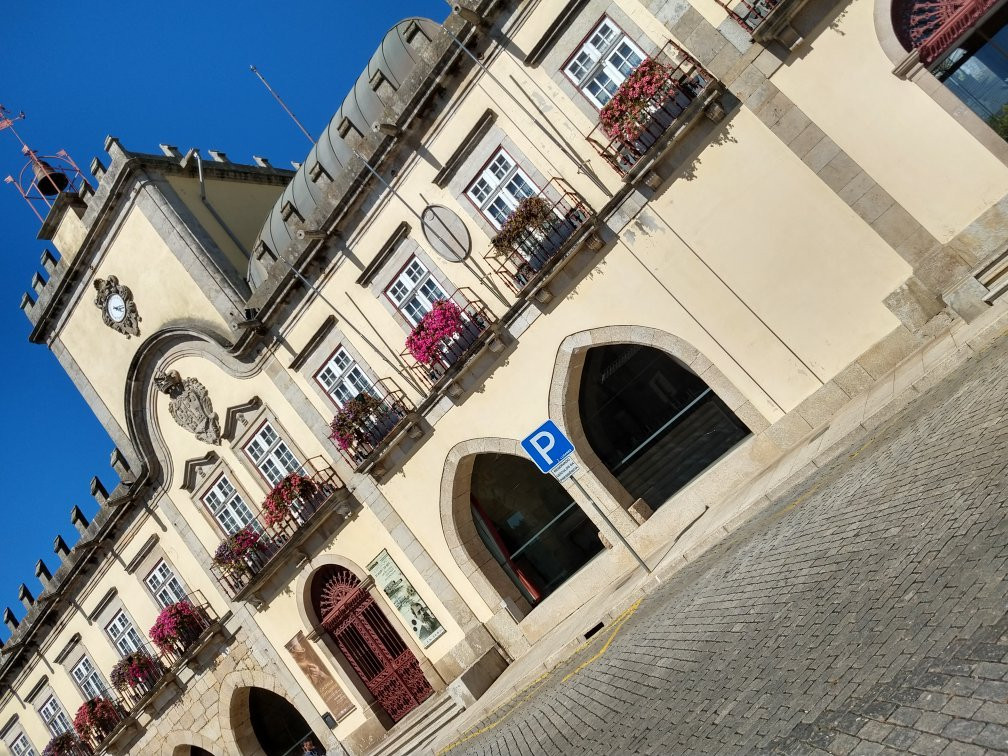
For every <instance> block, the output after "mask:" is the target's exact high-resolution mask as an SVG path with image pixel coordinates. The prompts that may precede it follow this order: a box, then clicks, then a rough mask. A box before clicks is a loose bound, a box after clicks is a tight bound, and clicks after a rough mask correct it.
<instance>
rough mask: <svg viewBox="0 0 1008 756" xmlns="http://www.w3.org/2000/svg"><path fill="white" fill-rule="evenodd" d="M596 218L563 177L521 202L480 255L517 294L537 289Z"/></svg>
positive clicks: (574, 248) (571, 250)
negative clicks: (484, 251)
mask: <svg viewBox="0 0 1008 756" xmlns="http://www.w3.org/2000/svg"><path fill="white" fill-rule="evenodd" d="M594 218H595V213H594V211H593V210H592V209H591V207H589V206H588V203H586V202H585V201H584V199H583V198H582V197H581V195H579V194H578V193H577V192H576V191H574V189H573V188H572V187H571V185H570V184H568V183H567V182H566V181H564V180H563V179H561V178H554V179H552V180H551V181H550V182H549V183H548V184H547V185H546V187H545V188H544V189H543V190H542V191H541V192H539V194H537V195H535V196H534V197H529V198H528V199H526V200H523V201H522V203H521V205H519V207H518V209H517V210H515V212H514V214H513V215H512V216H511V218H509V219H508V221H507V222H506V223H505V224H504V227H503V228H502V229H501V232H500V233H499V234H498V235H497V236H496V237H494V240H493V243H492V244H491V246H490V249H489V251H487V252H486V253H485V254H484V255H483V259H484V260H486V261H487V263H488V264H489V265H490V268H491V269H492V270H493V271H494V273H496V274H497V275H498V276H499V277H500V279H501V280H502V281H503V282H504V283H505V285H506V286H507V287H508V288H509V289H511V291H513V292H514V293H515V294H516V295H518V296H519V297H520V296H524V295H526V294H528V293H531V292H534V291H536V290H537V289H539V288H540V287H541V286H542V285H543V284H544V283H546V282H547V281H548V279H549V278H550V277H551V276H552V275H553V273H554V272H555V270H556V269H557V268H558V266H560V265H562V262H563V261H565V260H566V258H567V257H568V255H569V253H571V252H573V251H575V250H576V249H577V248H578V243H579V241H580V240H582V239H583V238H584V236H585V235H586V234H587V233H589V232H590V230H591V229H592V228H593V224H592V223H591V221H593V220H594Z"/></svg>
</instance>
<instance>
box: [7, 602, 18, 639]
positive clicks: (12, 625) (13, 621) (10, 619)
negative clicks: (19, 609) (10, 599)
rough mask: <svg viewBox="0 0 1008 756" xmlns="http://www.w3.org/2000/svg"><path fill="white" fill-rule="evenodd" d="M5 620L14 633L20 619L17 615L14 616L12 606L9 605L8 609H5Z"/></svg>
mask: <svg viewBox="0 0 1008 756" xmlns="http://www.w3.org/2000/svg"><path fill="white" fill-rule="evenodd" d="M3 621H4V624H5V625H7V629H8V630H10V631H11V632H12V633H13V632H14V631H15V630H17V626H18V620H17V617H15V616H14V612H12V611H11V608H10V607H9V606H8V607H7V608H6V609H4V613H3Z"/></svg>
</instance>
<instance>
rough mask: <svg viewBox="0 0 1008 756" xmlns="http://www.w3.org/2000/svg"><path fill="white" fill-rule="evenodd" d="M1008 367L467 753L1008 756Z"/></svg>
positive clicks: (698, 581)
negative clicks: (1005, 754)
mask: <svg viewBox="0 0 1008 756" xmlns="http://www.w3.org/2000/svg"><path fill="white" fill-rule="evenodd" d="M1006 364H1008V348H1006V345H1004V344H1002V345H1000V346H998V347H996V348H994V349H992V350H989V351H988V352H987V353H986V354H984V355H983V356H982V357H979V358H976V359H974V360H971V361H970V362H969V363H967V364H966V366H964V367H963V368H961V369H960V370H959V371H958V372H956V373H953V374H952V375H950V376H949V378H947V379H946V380H945V381H943V382H942V383H940V384H939V385H938V386H936V387H935V388H933V389H932V390H931V391H930V392H929V393H927V394H926V395H925V396H924V397H923V399H922V400H921V401H918V402H917V403H915V404H913V405H911V406H910V407H909V408H908V409H907V410H905V411H904V412H903V413H902V414H901V415H900V416H898V417H896V418H894V419H893V420H892V421H890V422H889V423H887V424H886V425H884V426H883V427H882V428H880V429H879V430H878V431H877V432H876V433H875V434H874V435H873V436H870V437H869V436H866V437H865V439H864V440H863V441H862V442H860V443H861V444H864V445H863V446H861V447H860V449H858V450H857V451H853V452H851V453H845V454H842V455H841V456H840V458H838V459H837V460H836V461H834V462H833V463H832V464H830V465H828V466H826V467H825V468H823V469H822V470H820V471H818V472H817V473H816V475H815V476H814V477H812V478H811V479H809V480H808V481H805V482H804V483H803V484H801V486H799V487H798V488H797V489H796V490H793V491H791V492H789V494H788V495H787V496H785V497H782V498H781V499H780V500H778V501H777V502H775V503H774V505H773V506H771V507H770V508H769V509H768V510H766V511H765V512H764V513H763V514H761V515H760V516H759V517H758V518H756V519H755V520H754V521H753V522H751V523H749V524H748V525H747V526H746V527H743V528H741V529H740V530H738V531H736V532H735V534H734V535H733V536H732V537H731V539H730V540H729V541H726V542H725V543H723V544H721V545H719V546H718V547H717V548H716V549H714V550H712V551H711V552H709V553H708V554H707V555H705V557H703V558H702V559H700V560H698V561H697V562H695V563H693V564H692V565H690V566H689V567H687V568H686V569H684V570H682V571H680V572H679V573H677V574H676V575H675V576H673V577H672V578H671V579H670V580H669V582H668V583H666V584H665V585H664V586H662V587H661V588H659V589H658V590H657V591H655V592H654V593H653V594H652V595H651V596H648V597H646V598H645V599H644V600H643V601H642V602H640V604H639V606H637V607H634V608H632V609H631V610H630V611H628V612H627V613H626V615H624V616H623V617H621V618H620V619H619V620H617V621H616V622H614V623H611V624H610V626H609V627H607V628H605V629H604V630H603V631H602V632H600V633H599V634H598V635H596V636H594V637H593V638H592V640H591V641H590V643H589V645H587V646H586V647H585V648H583V649H582V650H581V651H580V652H579V653H577V654H576V655H575V656H574V657H573V658H572V659H570V660H569V661H567V662H566V663H565V664H564V665H561V667H559V668H557V669H555V670H553V671H552V672H551V673H550V674H549V675H548V676H546V677H545V678H542V679H540V680H539V681H537V682H536V683H535V684H534V685H533V686H531V687H530V688H528V689H526V690H525V691H522V692H520V693H519V694H518V695H517V696H515V698H514V699H513V700H512V701H511V702H509V703H507V704H505V705H504V706H502V707H501V708H499V709H498V710H497V711H495V712H493V713H492V714H491V715H489V716H488V717H487V718H486V719H485V720H484V721H483V722H481V723H479V724H478V725H476V726H475V727H474V728H473V729H472V730H470V731H469V732H468V733H465V734H463V735H462V736H460V737H461V738H462V739H461V740H460V741H457V743H456V744H455V745H454V746H453V747H451V748H450V751H449V752H450V753H451V755H452V756H462V755H463V754H495V755H501V756H503V755H504V754H607V755H608V754H678V753H768V752H774V753H791V754H799V753H800V754H812V753H814V754H825V753H832V754H875V753H905V752H908V751H909V752H913V753H919V754H938V753H941V754H979V753H984V752H991V751H1008V604H1006V594H1008V580H1006V573H1008V566H1006V561H1005V559H1006V556H1008V526H1006V522H1005V514H1006V510H1008V496H1006V489H1008V476H1006V469H1008V422H1006V418H1008V374H1006V371H1005V367H1004V366H1005V365H1006ZM442 753H444V751H442Z"/></svg>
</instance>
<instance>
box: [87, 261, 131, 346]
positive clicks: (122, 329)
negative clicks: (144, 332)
mask: <svg viewBox="0 0 1008 756" xmlns="http://www.w3.org/2000/svg"><path fill="white" fill-rule="evenodd" d="M94 287H95V290H96V291H97V292H98V296H96V297H95V304H96V305H97V306H98V309H99V310H101V314H102V322H104V323H105V325H107V326H108V327H109V328H111V329H112V330H114V331H118V332H119V333H121V334H123V335H124V336H125V337H126V338H127V339H128V338H129V337H130V336H139V335H140V320H141V318H140V313H139V312H137V306H136V302H134V301H133V292H131V291H130V290H129V287H128V286H123V285H122V284H121V283H119V279H118V278H116V277H115V276H109V277H108V278H104V279H103V278H96V279H95V281H94Z"/></svg>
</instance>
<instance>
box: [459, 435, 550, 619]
mask: <svg viewBox="0 0 1008 756" xmlns="http://www.w3.org/2000/svg"><path fill="white" fill-rule="evenodd" d="M493 453H497V454H511V455H514V456H522V455H523V454H524V452H523V451H522V448H521V444H520V443H519V442H518V441H516V440H514V439H513V438H474V439H470V440H469V441H462V442H460V443H458V444H456V445H455V446H453V447H452V448H451V450H450V451H449V452H448V456H447V457H446V458H445V464H444V469H443V471H442V473H441V505H440V511H441V528H442V530H443V531H444V535H445V540H446V541H447V543H448V550H449V551H450V552H451V554H452V556H454V557H455V562H456V563H457V564H458V566H459V568H460V569H461V570H462V573H463V574H464V575H465V576H466V578H468V580H469V582H470V583H471V584H472V586H473V588H475V589H476V592H477V593H478V594H479V596H480V598H481V599H483V601H484V602H485V603H486V605H487V606H488V607H489V609H490V611H491V612H497V610H498V609H499V608H500V605H501V602H502V601H504V600H505V599H506V600H508V601H513V602H514V603H515V605H517V606H518V607H519V608H520V609H521V610H522V612H523V613H525V612H528V611H529V609H530V608H531V605H530V604H529V603H528V601H526V600H525V597H524V596H522V595H521V592H520V591H519V590H518V588H517V587H515V585H514V583H513V582H512V581H511V579H510V578H509V577H508V576H507V573H505V572H504V570H503V569H502V568H501V566H500V565H499V564H497V562H496V560H495V559H494V558H493V556H492V555H491V554H490V552H489V551H488V550H487V548H486V547H485V546H484V545H483V541H482V540H481V539H480V536H479V533H478V532H477V531H476V524H475V523H474V522H473V518H472V513H471V512H470V503H469V502H470V499H469V497H470V487H471V482H472V471H473V462H474V461H475V459H476V456H477V455H478V454H493Z"/></svg>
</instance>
